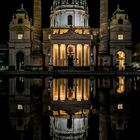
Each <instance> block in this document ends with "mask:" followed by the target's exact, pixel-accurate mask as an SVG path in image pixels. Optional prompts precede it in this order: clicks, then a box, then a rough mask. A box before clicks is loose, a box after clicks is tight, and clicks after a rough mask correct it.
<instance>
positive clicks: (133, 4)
mask: <svg viewBox="0 0 140 140" xmlns="http://www.w3.org/2000/svg"><path fill="white" fill-rule="evenodd" d="M32 1H33V0H4V1H3V2H2V4H0V40H7V39H8V24H9V22H10V20H11V18H12V15H13V13H14V12H15V10H16V9H17V8H20V3H24V8H25V9H26V10H27V12H28V13H29V16H30V18H32V8H33V7H32ZM52 1H53V0H42V5H43V14H42V15H43V27H49V10H50V5H51V3H52ZM87 2H88V5H89V14H90V18H89V25H90V26H91V27H99V0H87ZM117 4H119V5H120V8H121V9H124V10H125V11H126V13H128V15H129V19H130V21H131V22H132V29H133V30H132V31H133V32H132V35H133V41H136V42H138V41H140V37H139V35H138V34H139V33H140V26H139V25H140V20H139V19H140V12H139V10H140V8H139V4H138V0H109V17H111V15H112V13H113V12H114V11H115V10H116V7H117Z"/></svg>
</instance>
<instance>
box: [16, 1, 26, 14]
mask: <svg viewBox="0 0 140 140" xmlns="http://www.w3.org/2000/svg"><path fill="white" fill-rule="evenodd" d="M16 13H17V14H25V15H28V13H27V11H26V10H25V9H24V7H23V4H21V8H20V9H17V10H16Z"/></svg>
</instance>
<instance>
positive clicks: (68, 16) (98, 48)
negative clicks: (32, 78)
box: [8, 0, 132, 70]
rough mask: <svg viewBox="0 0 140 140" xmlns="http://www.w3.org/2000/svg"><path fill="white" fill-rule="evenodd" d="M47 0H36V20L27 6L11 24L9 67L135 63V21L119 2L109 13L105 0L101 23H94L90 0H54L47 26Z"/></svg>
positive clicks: (121, 66) (120, 66)
mask: <svg viewBox="0 0 140 140" xmlns="http://www.w3.org/2000/svg"><path fill="white" fill-rule="evenodd" d="M42 18H44V17H42V8H41V0H34V3H33V21H32V20H31V19H30V17H29V15H28V13H27V11H26V10H25V9H24V7H23V5H21V8H19V9H17V10H16V12H15V14H14V15H13V17H12V20H11V22H10V23H9V43H8V46H9V48H8V49H9V68H11V69H16V70H20V69H26V68H27V69H28V68H31V69H45V68H49V69H50V70H51V69H67V68H69V67H72V68H77V69H81V68H82V69H90V70H94V69H96V68H115V69H117V70H125V69H126V67H127V66H131V63H132V62H131V61H132V60H131V58H132V40H131V32H132V29H131V23H130V22H129V18H128V15H127V14H126V13H125V11H124V10H121V9H120V8H119V6H118V7H117V9H116V11H115V12H114V13H113V14H112V18H111V19H109V18H108V1H107V0H100V16H99V18H100V26H99V28H91V27H90V26H89V23H88V22H89V12H88V5H87V2H86V0H53V4H52V6H51V9H50V28H42Z"/></svg>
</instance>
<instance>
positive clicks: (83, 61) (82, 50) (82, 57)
mask: <svg viewBox="0 0 140 140" xmlns="http://www.w3.org/2000/svg"><path fill="white" fill-rule="evenodd" d="M84 57H85V56H84V44H82V66H84Z"/></svg>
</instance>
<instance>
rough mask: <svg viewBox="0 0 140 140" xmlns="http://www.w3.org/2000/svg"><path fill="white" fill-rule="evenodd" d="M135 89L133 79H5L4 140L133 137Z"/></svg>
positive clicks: (117, 139)
mask: <svg viewBox="0 0 140 140" xmlns="http://www.w3.org/2000/svg"><path fill="white" fill-rule="evenodd" d="M0 84H1V85H3V84H2V82H1V83H0ZM133 85H134V86H133ZM5 87H6V86H5ZM139 87H140V78H139V77H129V78H128V77H123V76H120V77H114V78H111V77H102V78H101V77H96V78H95V77H90V78H74V77H70V78H61V77H60V78H58V77H57V78H54V77H44V78H25V77H13V78H9V96H8V100H9V121H10V127H9V129H8V130H9V131H10V132H11V133H10V137H11V138H12V139H14V140H25V139H26V140H27V139H30V140H46V139H49V140H57V139H61V140H65V139H75V140H76V139H79V140H87V139H88V140H90V139H91V140H92V139H94V140H109V139H113V140H121V139H127V138H129V137H132V138H133V136H134V135H133V134H135V133H136V132H137V129H136V126H138V124H137V121H138V120H139V119H138V118H139V116H138V114H137V109H136V108H137V106H139V103H140V98H139V93H140V92H139V91H140V88H139ZM5 91H6V90H5ZM129 132H131V133H129Z"/></svg>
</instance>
